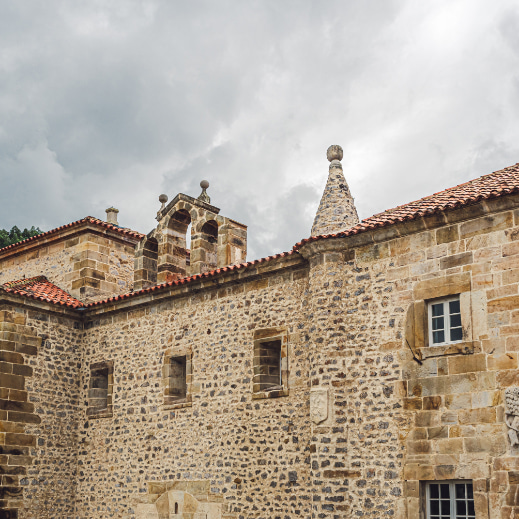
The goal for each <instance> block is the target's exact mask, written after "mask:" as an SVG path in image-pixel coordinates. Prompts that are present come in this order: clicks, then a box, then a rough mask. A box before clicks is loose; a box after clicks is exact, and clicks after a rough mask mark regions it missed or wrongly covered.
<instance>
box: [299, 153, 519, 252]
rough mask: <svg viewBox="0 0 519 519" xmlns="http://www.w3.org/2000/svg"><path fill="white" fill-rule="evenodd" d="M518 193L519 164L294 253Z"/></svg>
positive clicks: (388, 212) (375, 217)
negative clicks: (330, 240)
mask: <svg viewBox="0 0 519 519" xmlns="http://www.w3.org/2000/svg"><path fill="white" fill-rule="evenodd" d="M517 192H519V163H518V164H515V165H513V166H509V167H508V168H505V169H502V170H500V171H495V172H494V173H490V174H489V175H484V176H482V177H479V178H476V179H474V180H470V181H469V182H465V183H464V184H460V185H459V186H455V187H451V188H449V189H446V190H444V191H440V192H438V193H435V194H434V195H430V196H426V197H425V198H420V200H416V201H415V202H410V203H408V204H405V205H400V206H398V207H395V208H393V209H388V210H387V211H384V212H382V213H378V214H375V215H373V216H370V217H369V218H366V219H364V220H362V222H360V223H359V224H357V225H355V226H354V227H352V228H351V229H348V230H346V231H342V232H339V233H337V234H326V235H322V236H312V237H310V238H307V239H305V240H302V241H300V242H299V243H296V245H294V250H298V249H299V248H300V247H301V246H302V245H304V244H305V243H308V242H310V241H315V240H321V239H326V238H343V237H346V236H351V235H354V234H359V233H362V232H366V231H368V230H370V229H377V228H378V227H385V226H388V225H393V224H395V223H399V222H405V221H408V220H414V219H417V218H421V217H424V216H430V215H432V214H435V213H438V212H441V211H448V210H452V209H458V208H461V207H464V206H467V205H470V204H474V203H476V202H479V201H480V200H486V199H490V198H499V197H501V196H505V195H508V194H511V193H517Z"/></svg>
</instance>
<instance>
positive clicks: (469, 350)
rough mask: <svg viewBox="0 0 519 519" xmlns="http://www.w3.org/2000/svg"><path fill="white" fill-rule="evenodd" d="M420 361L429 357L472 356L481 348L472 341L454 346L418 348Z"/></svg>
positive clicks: (457, 343)
mask: <svg viewBox="0 0 519 519" xmlns="http://www.w3.org/2000/svg"><path fill="white" fill-rule="evenodd" d="M418 351H419V353H420V354H421V359H422V360H425V359H429V358H431V357H444V356H446V355H472V354H473V353H478V352H480V351H481V346H479V344H477V343H474V342H472V341H464V342H456V343H454V344H443V345H441V346H428V347H426V348H418Z"/></svg>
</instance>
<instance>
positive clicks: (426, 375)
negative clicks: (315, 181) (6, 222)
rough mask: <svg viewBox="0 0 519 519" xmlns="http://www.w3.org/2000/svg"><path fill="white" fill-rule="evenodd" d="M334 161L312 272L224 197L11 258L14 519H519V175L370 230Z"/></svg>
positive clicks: (87, 226) (111, 218) (7, 368)
mask: <svg viewBox="0 0 519 519" xmlns="http://www.w3.org/2000/svg"><path fill="white" fill-rule="evenodd" d="M328 159H329V160H330V173H329V177H328V182H327V185H326V188H325V191H324V194H323V198H322V200H321V204H320V206H319V209H318V212H317V215H316V218H315V221H314V226H313V229H312V236H311V237H309V238H307V239H305V240H303V241H301V242H300V243H297V244H296V245H295V246H294V248H293V250H291V251H290V252H286V253H281V254H277V255H275V256H271V257H268V258H263V259H260V260H256V261H249V262H247V261H246V249H247V229H246V226H244V225H243V224H240V223H238V222H236V221H234V220H232V219H230V218H227V217H223V216H221V215H220V214H219V210H218V208H217V207H215V206H213V205H211V201H210V199H209V197H208V196H207V193H206V192H205V190H206V188H207V185H206V184H203V186H202V187H203V192H202V195H201V196H200V197H199V198H192V197H190V196H187V195H184V194H179V195H177V196H176V197H175V198H174V199H173V201H172V202H171V203H169V204H167V205H166V203H167V197H164V196H162V197H161V201H162V203H163V207H162V208H161V210H160V211H159V212H158V214H157V227H156V228H155V229H154V230H153V231H152V232H150V233H149V234H148V235H143V234H140V233H138V232H135V231H132V230H130V229H126V228H123V227H120V226H119V225H118V224H117V213H116V210H114V209H113V208H110V209H109V210H108V213H107V221H106V222H105V221H102V220H99V219H96V218H92V217H87V218H84V219H83V220H79V221H77V222H74V223H71V224H68V225H65V226H63V227H60V228H58V229H54V230H52V231H49V232H46V233H43V234H41V235H39V236H37V237H34V238H31V239H28V240H25V241H24V242H21V243H19V244H16V245H12V246H10V247H7V248H5V249H2V250H0V283H2V284H1V285H0V478H1V480H0V518H1V519H7V518H9V519H15V518H17V519H22V518H23V519H26V518H34V519H36V518H37V519H46V518H69V517H70V518H132V519H166V518H168V519H170V518H188V519H231V518H232V519H242V518H243V519H245V518H257V519H259V518H263V519H273V518H280V519H286V518H298V517H301V518H323V519H324V518H326V519H332V518H333V519H336V518H350V517H351V518H357V517H360V518H363V517H365V518H386V517H392V518H399V519H400V518H402V519H404V518H406V519H417V518H422V519H439V518H456V519H457V518H463V519H468V518H477V519H512V518H517V517H519V438H518V432H519V366H518V351H519V165H515V166H511V167H509V168H506V169H504V170H502V171H498V172H495V173H492V174H489V175H486V176H483V177H480V178H478V179H476V180H473V181H471V182H467V183H466V184H462V185H460V186H456V187H454V188H451V189H447V190H445V191H442V192H440V193H436V194H434V195H432V196H429V197H426V198H423V199H421V200H418V201H416V202H412V203H410V204H406V205H403V206H400V207H397V208H395V209H392V210H389V211H385V212H384V213H380V214H377V215H375V216H372V217H370V218H367V219H365V220H363V221H361V222H359V221H358V217H357V212H356V209H355V206H354V203H353V198H352V197H351V194H350V191H349V188H348V185H347V183H346V180H345V179H344V175H343V172H342V166H341V163H340V160H341V159H342V150H341V149H340V148H339V147H336V146H334V147H331V148H330V149H329V150H328ZM190 224H191V245H190V247H189V248H188V246H187V242H186V231H187V230H188V228H189V225H190Z"/></svg>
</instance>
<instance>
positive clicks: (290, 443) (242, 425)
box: [77, 258, 311, 519]
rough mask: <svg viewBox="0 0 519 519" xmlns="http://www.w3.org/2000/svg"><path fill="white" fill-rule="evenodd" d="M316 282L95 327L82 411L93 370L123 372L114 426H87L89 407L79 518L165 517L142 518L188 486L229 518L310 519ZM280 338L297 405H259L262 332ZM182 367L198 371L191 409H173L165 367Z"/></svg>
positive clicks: (272, 286)
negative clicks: (310, 356) (307, 303)
mask: <svg viewBox="0 0 519 519" xmlns="http://www.w3.org/2000/svg"><path fill="white" fill-rule="evenodd" d="M296 259H297V258H296ZM303 266H304V264H303ZM306 278H307V272H306V269H305V268H303V269H302V270H301V267H299V270H297V269H296V270H285V271H280V272H275V271H274V272H272V273H271V274H265V275H263V276H261V277H259V278H258V279H256V280H254V279H251V280H250V281H245V282H242V283H240V284H234V285H229V286H228V287H227V288H220V289H218V288H217V287H215V288H213V289H211V288H208V289H206V290H204V291H203V292H201V293H199V294H196V293H195V294H186V295H184V296H181V297H177V298H175V299H169V300H165V301H164V302H161V303H154V304H149V305H146V306H144V307H142V309H139V308H137V309H135V310H131V311H130V312H121V313H115V314H113V315H110V316H106V315H105V316H103V315H101V314H100V315H99V316H98V317H93V321H92V323H90V324H87V329H86V330H85V332H84V339H83V342H84V360H83V366H82V371H81V373H82V375H81V392H82V397H81V399H82V401H83V402H86V400H87V391H88V374H89V371H88V366H89V365H90V364H91V363H95V362H102V361H113V370H114V371H113V373H114V388H113V417H111V418H101V419H90V420H88V419H87V417H86V414H85V406H86V404H85V405H84V406H83V411H82V414H81V423H82V427H81V429H80V452H79V464H78V472H79V478H78V482H79V483H78V499H77V502H78V510H77V514H78V516H79V517H85V518H86V517H96V518H108V517H111V518H119V517H121V518H122V517H125V518H127V517H131V518H134V517H136V516H137V517H154V516H153V515H149V516H148V515H144V516H143V515H139V514H140V513H144V512H142V511H143V510H144V511H149V510H150V509H152V510H155V506H156V507H157V508H158V506H159V503H160V506H162V505H163V499H164V498H162V497H160V495H159V494H160V492H163V490H161V491H160V492H159V491H157V490H156V488H158V487H160V485H163V484H164V483H169V484H171V488H173V487H174V488H180V489H186V488H187V489H189V488H190V487H189V482H192V483H193V484H194V482H200V483H199V484H198V483H197V485H200V488H202V487H203V486H204V485H205V484H207V486H208V488H209V489H210V496H212V497H210V501H211V502H212V503H215V505H214V506H216V505H217V504H218V503H221V505H222V510H223V511H222V513H223V515H222V517H223V518H227V519H230V518H233V519H238V518H242V519H245V518H263V519H274V518H283V519H284V518H286V517H308V516H309V513H310V506H311V501H310V491H309V487H310V480H309V455H310V452H309V445H310V428H309V420H308V401H309V399H308V395H309V393H308V376H307V372H308V364H307V351H308V345H307V340H308V337H307V333H306V330H305V329H306V323H305V320H304V318H303V311H302V310H303V301H304V293H305V290H306V283H307V280H306ZM273 327H279V328H280V329H286V334H287V341H288V370H289V378H288V396H280V397H278V398H259V399H254V398H253V393H252V390H253V385H252V384H253V355H254V340H253V336H254V332H255V331H256V330H261V329H264V328H273ZM180 355H186V357H188V361H187V362H188V363H190V364H191V366H188V372H189V373H191V375H189V376H190V377H192V378H190V379H189V383H188V385H189V389H188V391H190V393H191V394H190V397H191V398H190V399H187V398H186V399H184V400H183V401H182V402H180V403H177V404H175V403H174V402H173V403H171V404H170V405H164V386H165V384H166V383H167V382H166V381H165V380H164V378H163V373H164V369H163V364H164V359H165V358H170V357H176V356H180ZM277 393H278V394H279V393H281V392H277ZM155 483H157V485H155ZM152 484H153V485H152ZM186 484H187V485H188V486H187V487H186V486H182V485H186ZM179 485H180V486H179ZM160 488H162V487H160ZM164 488H165V487H164ZM168 488H169V487H168ZM204 492H205V494H207V490H204ZM204 492H202V491H201V490H200V491H199V492H198V493H200V494H202V493H204ZM166 497H167V496H166ZM197 499H199V501H200V502H201V503H202V504H201V505H200V506H205V505H203V503H204V502H205V501H207V499H208V498H207V496H205V497H203V496H202V497H201V496H198V497H197ZM157 500H158V501H157ZM204 500H205V501H204ZM155 503H157V505H155ZM172 506H173V505H172V504H171V503H170V504H169V510H170V511H171V510H172ZM207 506H209V505H207ZM150 513H151V512H150ZM208 517H213V516H211V515H209V516H208ZM214 517H217V516H214ZM218 517H220V516H219V515H218Z"/></svg>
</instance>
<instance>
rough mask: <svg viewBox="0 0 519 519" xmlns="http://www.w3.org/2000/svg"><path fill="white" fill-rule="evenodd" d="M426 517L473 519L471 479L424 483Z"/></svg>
mask: <svg viewBox="0 0 519 519" xmlns="http://www.w3.org/2000/svg"><path fill="white" fill-rule="evenodd" d="M425 500H426V511H427V516H426V517H427V519H475V517H476V513H475V510H474V494H473V489H472V481H430V482H426V483H425Z"/></svg>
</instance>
